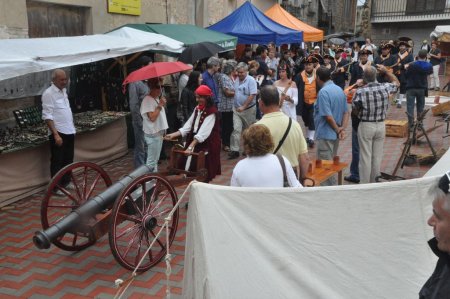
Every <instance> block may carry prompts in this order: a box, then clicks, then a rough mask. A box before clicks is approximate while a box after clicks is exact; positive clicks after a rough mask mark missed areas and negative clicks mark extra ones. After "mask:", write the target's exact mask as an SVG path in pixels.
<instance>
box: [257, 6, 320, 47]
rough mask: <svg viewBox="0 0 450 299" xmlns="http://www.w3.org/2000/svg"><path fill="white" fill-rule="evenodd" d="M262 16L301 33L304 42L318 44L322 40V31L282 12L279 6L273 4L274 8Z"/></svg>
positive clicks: (284, 11)
mask: <svg viewBox="0 0 450 299" xmlns="http://www.w3.org/2000/svg"><path fill="white" fill-rule="evenodd" d="M264 14H265V15H266V16H268V17H269V18H271V19H272V20H274V21H275V22H277V23H279V24H281V25H284V26H286V27H288V28H291V29H294V30H298V31H303V41H305V42H320V41H322V40H323V31H322V30H320V29H317V28H315V27H313V26H310V25H308V24H306V23H303V22H302V21H300V20H299V19H297V18H296V17H294V16H293V15H291V14H290V13H288V12H287V11H286V10H284V9H283V8H282V7H281V6H280V4H274V6H272V7H271V8H269V9H268V10H267V11H266V12H265V13H264Z"/></svg>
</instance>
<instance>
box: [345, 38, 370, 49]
mask: <svg viewBox="0 0 450 299" xmlns="http://www.w3.org/2000/svg"><path fill="white" fill-rule="evenodd" d="M354 43H357V44H358V45H359V46H360V47H361V46H362V45H364V44H365V43H366V39H365V38H364V37H357V38H355V39H352V40H349V41H348V44H349V45H350V46H353V44H354Z"/></svg>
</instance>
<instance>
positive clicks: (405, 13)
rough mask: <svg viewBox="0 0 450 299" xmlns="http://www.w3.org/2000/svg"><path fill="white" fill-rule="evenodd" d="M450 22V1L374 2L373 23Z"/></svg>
mask: <svg viewBox="0 0 450 299" xmlns="http://www.w3.org/2000/svg"><path fill="white" fill-rule="evenodd" d="M446 19H447V20H450V1H449V0H373V2H372V12H371V22H372V23H385V22H417V21H432V20H446Z"/></svg>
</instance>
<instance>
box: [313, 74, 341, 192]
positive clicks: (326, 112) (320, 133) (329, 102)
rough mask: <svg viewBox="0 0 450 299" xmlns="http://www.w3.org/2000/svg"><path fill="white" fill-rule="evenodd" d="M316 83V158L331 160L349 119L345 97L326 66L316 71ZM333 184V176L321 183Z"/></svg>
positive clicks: (334, 182) (334, 181)
mask: <svg viewBox="0 0 450 299" xmlns="http://www.w3.org/2000/svg"><path fill="white" fill-rule="evenodd" d="M316 83H317V85H318V86H319V87H321V89H320V91H319V94H318V95H317V101H316V103H315V104H314V125H315V127H316V136H315V139H316V141H317V159H321V160H332V159H333V157H334V156H336V154H337V151H338V147H339V140H342V139H344V137H345V128H346V127H347V123H348V119H349V114H348V111H347V99H346V97H345V94H344V91H343V90H342V88H340V87H339V86H337V85H336V84H334V83H333V81H332V80H331V71H330V70H329V69H327V68H326V67H320V68H319V69H318V70H317V71H316ZM335 184H336V179H335V178H334V177H331V178H330V179H328V180H326V181H325V182H323V183H322V185H325V186H329V185H335Z"/></svg>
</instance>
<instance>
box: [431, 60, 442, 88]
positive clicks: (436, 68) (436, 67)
mask: <svg viewBox="0 0 450 299" xmlns="http://www.w3.org/2000/svg"><path fill="white" fill-rule="evenodd" d="M440 66H441V65H440V64H437V65H433V74H432V75H430V77H431V80H430V87H431V88H435V87H439V86H440V84H439V67H440Z"/></svg>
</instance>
